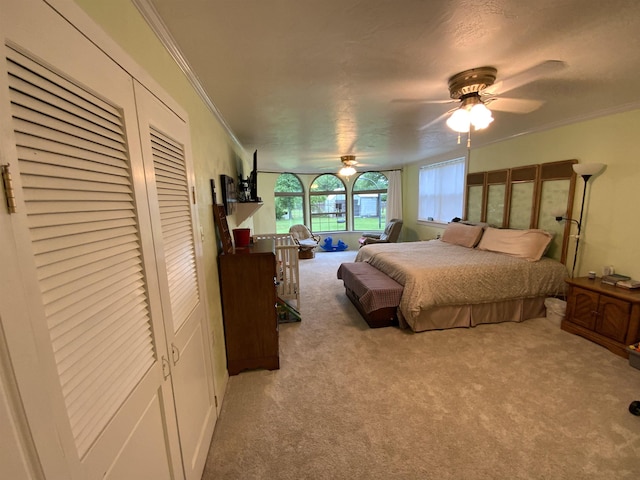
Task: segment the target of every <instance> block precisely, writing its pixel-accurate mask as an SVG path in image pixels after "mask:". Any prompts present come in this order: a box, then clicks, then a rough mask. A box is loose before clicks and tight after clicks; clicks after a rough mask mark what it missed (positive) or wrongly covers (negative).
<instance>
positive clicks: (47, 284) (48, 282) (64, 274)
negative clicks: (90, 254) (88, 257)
mask: <svg viewBox="0 0 640 480" xmlns="http://www.w3.org/2000/svg"><path fill="white" fill-rule="evenodd" d="M130 261H133V262H135V263H136V264H139V263H140V258H139V257H138V256H137V251H136V250H135V249H130V250H127V251H125V252H123V253H121V254H119V255H114V256H111V257H107V258H104V259H102V260H100V261H97V262H92V263H89V264H84V265H81V266H79V267H77V268H73V269H69V270H63V271H61V272H59V273H58V274H57V275H55V276H50V277H47V278H42V279H41V280H40V286H41V289H42V292H43V293H47V292H50V291H52V290H55V289H56V288H58V287H60V286H64V285H67V284H70V283H73V282H78V281H80V282H81V281H82V279H83V278H85V277H88V276H89V275H91V274H93V273H94V272H95V273H97V274H103V273H101V272H103V271H105V270H106V269H107V268H109V267H110V266H111V265H113V264H119V263H128V262H130ZM140 268H141V267H140ZM106 273H107V272H104V274H106Z"/></svg>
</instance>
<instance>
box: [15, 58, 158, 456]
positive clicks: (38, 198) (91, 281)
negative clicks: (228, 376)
mask: <svg viewBox="0 0 640 480" xmlns="http://www.w3.org/2000/svg"><path fill="white" fill-rule="evenodd" d="M9 56H10V61H9V62H8V67H9V70H10V75H9V87H10V92H9V94H10V99H11V104H12V107H11V112H12V117H13V129H14V138H15V139H16V143H17V145H16V146H17V152H18V162H19V169H20V183H21V185H22V187H23V198H24V205H25V211H26V214H27V223H28V225H29V229H30V233H31V238H32V249H33V251H34V258H35V267H36V273H37V278H38V283H39V286H40V289H41V292H42V297H41V298H42V302H43V306H44V312H45V316H46V321H47V326H48V329H49V335H50V337H51V345H52V347H53V353H54V358H55V362H56V365H57V368H58V375H59V379H60V387H61V390H62V394H63V397H64V401H65V405H66V408H67V414H68V416H69V424H70V426H71V432H72V434H73V437H74V440H75V445H76V449H77V451H78V455H79V457H80V458H82V457H83V456H84V455H85V454H86V453H87V451H88V450H89V448H90V447H91V445H92V444H93V443H94V442H95V441H96V439H97V438H98V436H99V435H100V433H101V432H102V430H103V429H104V428H105V426H106V425H107V424H108V423H109V421H110V420H111V419H112V418H113V416H114V415H115V413H116V412H117V410H118V409H119V408H120V406H121V405H122V404H123V402H124V401H125V400H126V399H127V397H128V396H129V395H131V393H132V392H133V391H134V390H135V387H136V385H137V384H138V383H139V382H140V381H141V379H142V378H143V376H144V374H145V372H146V371H148V369H149V368H150V366H151V365H153V363H154V362H155V351H154V344H153V338H152V332H151V319H150V316H149V305H148V299H147V287H146V282H145V278H144V270H143V268H142V264H143V262H142V252H141V245H140V239H139V229H138V227H137V220H136V201H135V198H134V192H133V187H132V179H131V166H130V164H129V161H128V152H127V147H126V134H125V131H124V128H123V125H124V121H123V118H122V114H121V112H120V110H119V108H117V107H116V106H113V105H110V104H109V103H108V102H105V101H104V100H103V99H100V98H98V97H96V96H95V95H93V94H92V93H90V92H88V91H85V90H83V89H82V88H81V87H80V86H78V85H75V84H73V83H71V82H69V81H68V80H66V79H65V78H63V77H62V76H59V75H57V74H56V73H54V72H52V71H50V70H49V69H47V68H45V67H43V66H41V65H38V64H37V63H35V62H33V61H32V60H30V59H27V58H26V57H24V56H23V55H21V54H19V53H17V52H15V51H10V53H9Z"/></svg>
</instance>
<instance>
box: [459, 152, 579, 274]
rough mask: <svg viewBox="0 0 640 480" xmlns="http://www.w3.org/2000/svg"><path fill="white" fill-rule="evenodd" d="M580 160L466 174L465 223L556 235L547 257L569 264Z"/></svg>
mask: <svg viewBox="0 0 640 480" xmlns="http://www.w3.org/2000/svg"><path fill="white" fill-rule="evenodd" d="M574 163H578V161H577V160H563V161H560V162H550V163H541V164H538V165H526V166H523V167H515V168H508V169H505V170H492V171H488V172H474V173H469V174H467V181H466V189H465V197H466V198H465V211H464V218H465V220H468V221H471V222H486V223H488V224H490V225H491V226H494V227H498V228H541V229H543V230H546V231H548V232H550V233H553V234H554V237H553V241H552V242H551V245H550V247H549V251H548V252H547V256H549V257H552V258H555V259H556V260H560V261H561V262H562V263H566V260H567V249H568V246H569V232H570V229H571V222H562V223H559V222H557V221H556V219H555V216H556V214H557V213H559V212H562V215H569V216H570V215H571V212H572V211H573V197H574V193H575V185H576V174H575V172H574V171H573V167H572V165H573V164H574Z"/></svg>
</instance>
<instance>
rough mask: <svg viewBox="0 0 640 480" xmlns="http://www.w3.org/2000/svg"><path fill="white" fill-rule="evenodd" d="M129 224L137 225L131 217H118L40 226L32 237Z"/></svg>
mask: <svg viewBox="0 0 640 480" xmlns="http://www.w3.org/2000/svg"><path fill="white" fill-rule="evenodd" d="M128 226H134V227H135V222H134V221H133V220H132V219H130V218H116V219H113V220H105V221H103V222H88V223H80V224H71V225H53V226H50V227H41V228H38V229H37V232H34V233H37V236H36V235H34V236H33V237H32V238H33V239H34V240H39V239H41V238H56V237H64V236H71V235H75V234H79V233H87V232H99V231H108V230H110V229H112V228H120V227H128Z"/></svg>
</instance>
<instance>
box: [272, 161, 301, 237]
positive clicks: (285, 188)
mask: <svg viewBox="0 0 640 480" xmlns="http://www.w3.org/2000/svg"><path fill="white" fill-rule="evenodd" d="M274 195H275V208H276V233H289V228H291V226H292V225H297V224H300V223H302V224H304V189H303V187H302V182H301V181H300V179H299V178H298V177H296V176H295V175H294V174H292V173H283V174H281V175H280V176H279V177H278V180H277V181H276V186H275V188H274Z"/></svg>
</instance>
